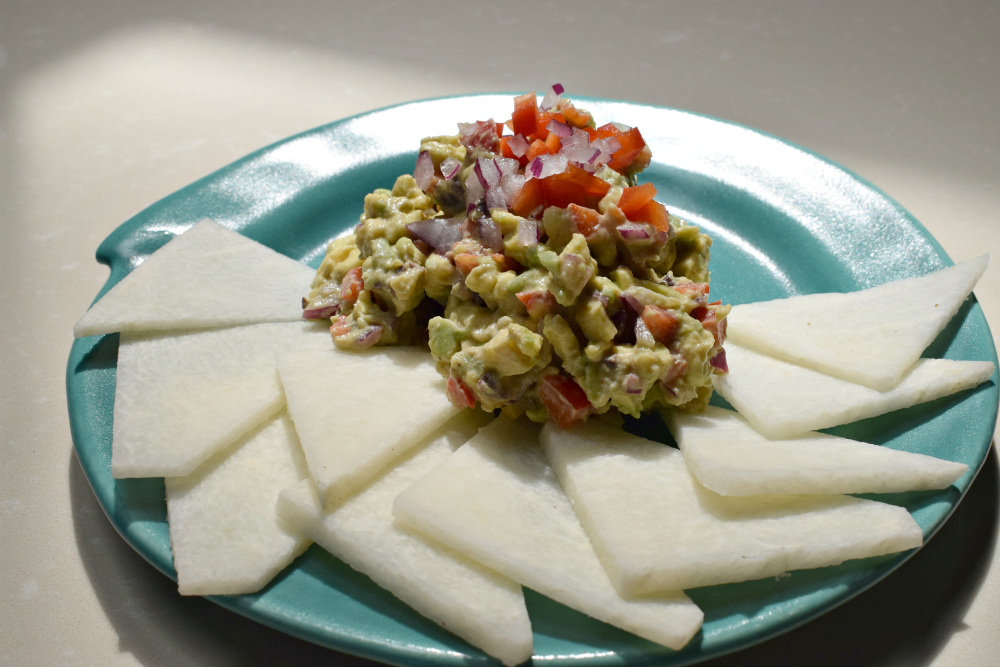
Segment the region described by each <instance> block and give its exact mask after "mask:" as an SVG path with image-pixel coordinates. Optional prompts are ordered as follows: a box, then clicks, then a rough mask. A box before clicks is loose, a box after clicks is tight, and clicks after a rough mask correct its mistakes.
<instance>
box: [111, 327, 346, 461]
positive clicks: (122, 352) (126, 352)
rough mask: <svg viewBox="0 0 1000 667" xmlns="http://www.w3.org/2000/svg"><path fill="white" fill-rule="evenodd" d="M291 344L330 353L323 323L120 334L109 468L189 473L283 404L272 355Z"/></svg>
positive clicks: (300, 347)
mask: <svg viewBox="0 0 1000 667" xmlns="http://www.w3.org/2000/svg"><path fill="white" fill-rule="evenodd" d="M294 349H320V350H323V349H325V350H330V351H329V352H327V354H333V352H332V349H333V342H332V341H331V340H330V334H329V332H327V331H326V327H323V326H322V325H318V324H315V323H311V322H278V323H272V324H254V325H250V326H245V327H232V328H228V329H211V330H208V331H197V332H181V333H177V334H162V333H161V334H142V333H134V334H122V336H121V341H120V343H119V347H118V375H117V378H118V379H117V385H116V387H115V410H114V425H113V428H112V431H113V436H114V442H113V445H112V454H111V473H112V474H113V475H114V476H115V477H175V476H180V475H187V474H189V473H191V472H192V471H194V469H195V468H197V467H198V466H199V465H200V464H201V463H202V462H203V461H205V459H207V458H208V457H209V456H211V455H212V454H214V453H215V452H217V451H219V450H220V449H222V448H223V447H225V446H226V445H228V444H230V443H232V442H233V441H234V440H236V439H237V438H238V437H240V436H241V435H243V434H244V433H246V432H247V431H248V430H250V429H251V428H253V427H254V426H256V425H258V424H260V423H261V422H263V421H264V420H265V419H267V418H268V417H270V416H272V415H274V414H275V413H277V412H278V410H280V409H281V408H282V406H284V404H285V398H284V395H283V394H282V391H281V383H280V381H279V380H278V371H277V367H276V365H275V357H276V356H277V355H278V353H280V352H284V351H286V350H294Z"/></svg>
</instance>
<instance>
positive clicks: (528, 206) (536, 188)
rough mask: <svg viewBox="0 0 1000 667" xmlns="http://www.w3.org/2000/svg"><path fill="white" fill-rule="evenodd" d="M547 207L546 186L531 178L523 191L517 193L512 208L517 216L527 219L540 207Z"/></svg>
mask: <svg viewBox="0 0 1000 667" xmlns="http://www.w3.org/2000/svg"><path fill="white" fill-rule="evenodd" d="M544 205H545V186H543V185H542V181H541V180H539V179H537V178H531V179H528V180H527V181H525V182H524V185H523V186H521V191H520V192H518V193H517V196H516V197H515V198H514V201H513V202H512V203H511V205H510V208H511V210H512V211H514V213H515V214H517V215H519V216H521V217H522V218H526V217H528V216H529V215H531V214H532V213H533V212H534V211H535V209H537V208H538V207H539V206H544Z"/></svg>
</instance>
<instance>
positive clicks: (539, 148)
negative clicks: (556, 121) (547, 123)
mask: <svg viewBox="0 0 1000 667" xmlns="http://www.w3.org/2000/svg"><path fill="white" fill-rule="evenodd" d="M551 136H553V137H555V136H556V135H554V134H553V135H551ZM556 138H557V139H558V138H559V137H556ZM551 152H552V151H551V150H549V147H548V145H547V144H546V143H545V142H544V141H542V140H541V139H535V140H534V141H532V142H531V145H530V146H528V152H527V153H525V154H524V156H525V157H526V158H527V159H528V162H531V161H532V160H534V159H535V158H536V157H538V156H539V155H548V154H549V153H551Z"/></svg>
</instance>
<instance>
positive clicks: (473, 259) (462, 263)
mask: <svg viewBox="0 0 1000 667" xmlns="http://www.w3.org/2000/svg"><path fill="white" fill-rule="evenodd" d="M477 266H479V256H478V255H473V254H472V253H471V252H461V253H459V254H457V255H455V268H457V269H458V270H459V271H460V272H461V273H462V275H463V276H467V275H469V272H470V271H472V269H474V268H476V267H477Z"/></svg>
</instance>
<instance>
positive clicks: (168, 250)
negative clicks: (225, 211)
mask: <svg viewBox="0 0 1000 667" xmlns="http://www.w3.org/2000/svg"><path fill="white" fill-rule="evenodd" d="M314 273H315V272H314V271H313V270H312V269H310V268H309V267H308V266H306V265H305V264H303V263H301V262H297V261H295V260H294V259H291V258H289V257H286V256H284V255H282V254H281V253H278V252H275V251H274V250H271V249H270V248H268V247H267V246H263V245H261V244H260V243H257V242H256V241H253V240H251V239H248V238H247V237H245V236H243V235H241V234H239V233H237V232H234V231H231V230H229V229H226V228H225V227H223V226H221V225H218V224H216V223H214V222H212V221H211V220H202V221H201V222H199V223H198V224H196V225H194V226H193V227H191V228H190V229H188V230H187V231H186V232H184V233H183V234H181V235H179V236H176V237H175V238H173V239H172V240H170V241H169V242H167V243H166V245H164V246H163V247H161V248H160V249H159V250H157V251H156V252H154V253H153V254H152V255H150V256H149V257H147V258H146V261H144V262H143V263H142V264H140V265H139V266H137V267H136V268H135V269H133V270H132V272H131V273H129V274H128V275H127V276H125V277H124V278H122V280H121V281H120V282H119V283H118V284H117V285H115V286H114V287H112V288H111V289H110V290H108V292H107V294H105V295H104V296H103V297H101V300H100V301H98V302H97V303H95V304H94V305H93V306H91V307H90V310H88V311H87V312H86V314H84V316H83V317H82V318H80V321H79V322H77V323H76V327H74V329H73V335H74V336H76V337H77V338H81V337H83V336H96V335H98V334H106V333H112V332H115V331H161V330H166V329H207V328H210V327H227V326H234V325H237V324H252V323H257V322H289V321H295V320H301V319H302V297H303V296H304V295H305V294H308V293H309V285H310V283H311V281H312V278H313V274H314Z"/></svg>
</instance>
